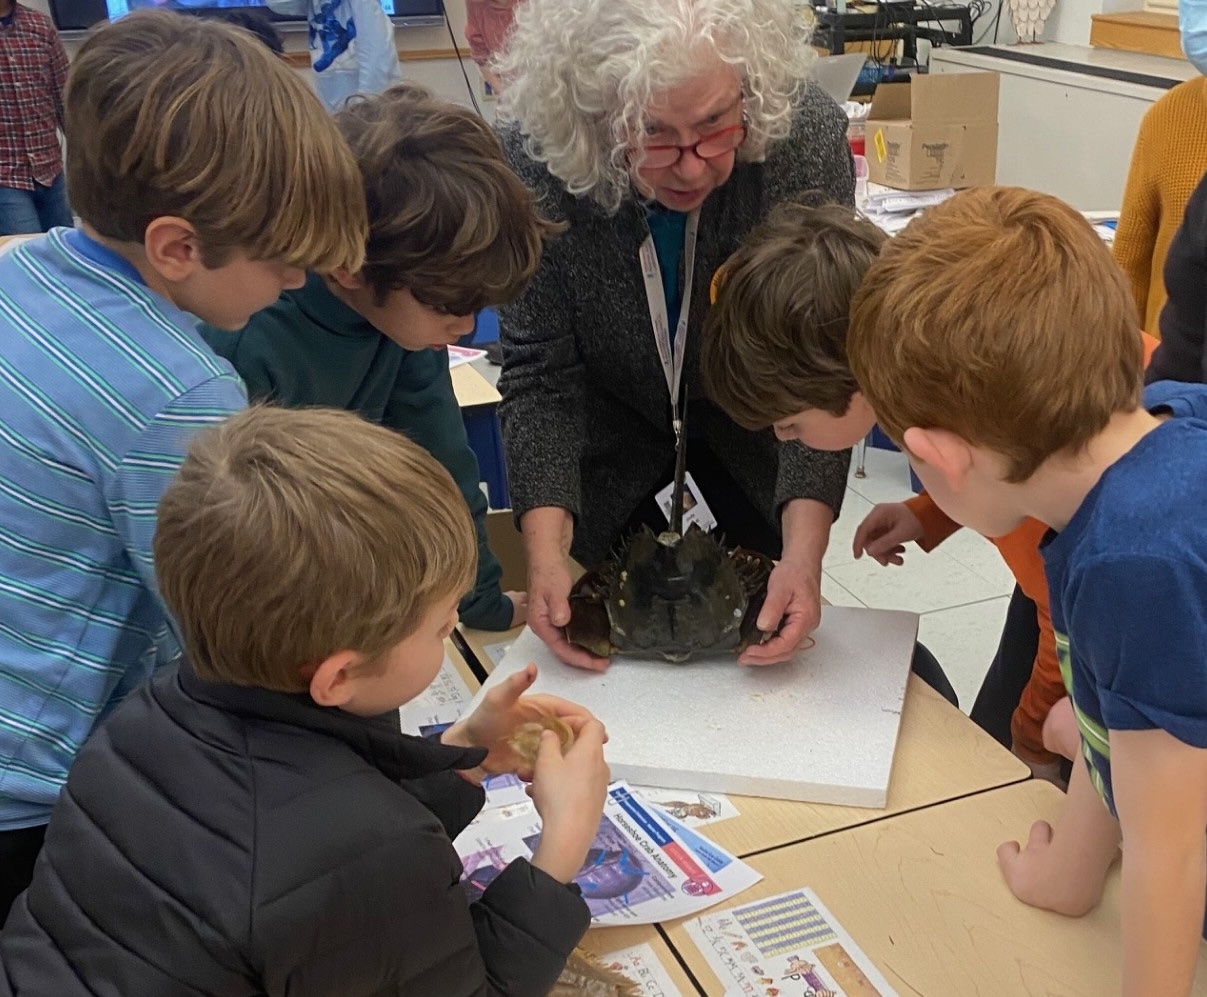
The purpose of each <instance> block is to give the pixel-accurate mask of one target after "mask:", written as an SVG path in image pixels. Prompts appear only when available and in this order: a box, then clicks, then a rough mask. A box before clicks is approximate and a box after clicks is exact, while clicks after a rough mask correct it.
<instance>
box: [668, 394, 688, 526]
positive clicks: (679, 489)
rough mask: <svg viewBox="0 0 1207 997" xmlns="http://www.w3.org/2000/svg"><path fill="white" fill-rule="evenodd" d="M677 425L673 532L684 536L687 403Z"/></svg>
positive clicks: (672, 506) (676, 421) (672, 505)
mask: <svg viewBox="0 0 1207 997" xmlns="http://www.w3.org/2000/svg"><path fill="white" fill-rule="evenodd" d="M673 424H674V427H675V490H674V491H673V492H672V493H671V532H672V533H674V534H676V535H677V536H683V484H684V482H685V480H686V479H687V405H686V404H684V405H683V414H682V416H680V417H678V418H676V419H675V420H674V423H673Z"/></svg>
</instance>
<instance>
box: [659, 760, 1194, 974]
mask: <svg viewBox="0 0 1207 997" xmlns="http://www.w3.org/2000/svg"><path fill="white" fill-rule="evenodd" d="M1060 799H1061V794H1060V792H1059V791H1058V790H1057V789H1055V788H1054V787H1053V786H1051V785H1049V784H1048V783H1046V782H1036V781H1030V782H1026V783H1023V784H1021V785H1017V786H1010V787H1006V788H1003V789H997V790H993V791H992V792H987V793H981V794H979V795H977V796H972V797H969V798H967V799H963V800H957V801H955V802H952V803H946V804H943V805H941V806H934V807H928V808H926V809H924V810H919V811H916V812H914V813H909V814H904V815H902V816H898V817H894V818H892V819H890V820H885V821H880V822H878V823H875V824H869V825H867V826H865V827H860V828H855V829H853V830H848V831H843V832H842V833H840V834H835V835H831V836H829V837H825V838H820V839H817V840H815V841H807V842H804V843H802V844H798V845H793V846H791V847H788V848H781V849H777V850H776V851H774V852H769V853H767V854H766V855H760V856H758V857H757V858H754V859H752V860H751V861H750V864H751V865H752V866H754V867H755V868H756V869H758V870H759V871H760V872H761V873H763V875H764V876H765V877H766V879H764V880H763V882H761V883H759V884H758V885H757V886H755V887H753V888H752V889H749V890H747V891H745V892H744V893H743V894H742V895H741V896H739V897H737V898H736V899H735V900H734V901H733V903H731V904H728V905H726V906H735V905H740V904H745V903H750V902H751V901H753V900H757V899H759V898H760V897H767V896H773V895H775V894H777V893H783V892H785V891H787V890H790V889H794V888H797V887H801V886H808V887H810V888H812V889H813V890H814V891H815V892H816V893H817V895H818V896H819V897H820V898H821V901H822V903H824V904H825V905H826V906H827V907H828V908H829V909H830V912H831V913H832V914H833V915H834V916H835V917H836V918H837V919H838V920H839V921H840V922H841V923H842V926H843V927H844V928H845V929H846V930H847V931H848V932H849V933H850V934H851V936H852V937H853V938H854V939H855V942H856V943H857V944H858V945H859V946H860V948H862V949H863V950H864V952H866V953H867V955H868V957H869V958H870V959H871V960H872V961H873V962H874V963H875V964H876V965H877V966H878V967H879V968H880V970H881V972H883V973H884V975H885V977H886V978H887V979H888V981H889V982H890V983H891V984H892V985H893V986H894V987H895V988H896V989H897V990H898V992H899V993H900V994H901V995H902V997H910V995H925V997H973V995H975V997H1104V995H1112V994H1118V993H1119V988H1120V950H1121V939H1120V923H1119V889H1118V887H1119V883H1118V868H1117V867H1116V869H1115V871H1114V872H1113V873H1112V879H1111V883H1110V885H1109V886H1108V889H1107V895H1106V898H1105V899H1104V901H1103V903H1102V904H1101V905H1100V906H1099V908H1098V909H1097V910H1096V911H1094V912H1093V913H1091V914H1089V915H1088V916H1086V917H1084V918H1081V919H1079V920H1073V919H1070V918H1065V917H1061V916H1059V915H1057V914H1050V913H1047V912H1045V911H1040V910H1035V909H1033V908H1030V907H1027V906H1025V905H1024V904H1022V903H1020V902H1019V901H1017V900H1015V899H1014V897H1013V896H1011V894H1010V891H1009V890H1008V889H1007V887H1006V884H1005V883H1004V881H1003V880H1002V878H1001V875H1000V873H999V872H998V868H997V859H996V856H995V851H996V849H997V846H998V845H999V844H1000V843H1001V842H1002V841H1005V840H1008V839H1011V838H1014V839H1016V840H1025V839H1026V836H1027V831H1028V829H1029V828H1030V826H1031V824H1032V822H1033V821H1034V820H1036V819H1039V818H1045V819H1052V818H1053V817H1054V816H1055V814H1056V811H1057V808H1058V805H1059V802H1060ZM714 909H721V908H714ZM683 923H684V922H683V921H679V922H673V923H670V924H668V925H666V926H665V927H666V928H667V934H668V937H669V939H670V942H671V945H672V946H673V947H674V948H675V949H676V950H677V951H678V952H679V953H680V954H681V955H682V956H683V958H684V961H685V962H686V964H687V966H688V969H689V970H690V971H691V972H692V974H693V975H694V976H695V977H696V979H697V980H698V981H699V983H700V985H701V988H702V989H703V991H704V993H706V994H710V995H711V994H723V993H724V992H725V988H724V986H723V985H722V983H721V981H720V980H718V979H717V977H716V975H715V974H714V973H713V972H712V970H711V969H710V968H709V967H708V965H707V964H706V963H705V962H704V958H703V956H702V955H701V954H700V952H699V950H698V949H697V948H696V946H695V944H694V943H693V942H692V941H691V939H690V938H689V937H688V935H687V932H686V930H685V929H684V927H683ZM1194 993H1195V994H1196V995H1207V950H1205V951H1201V953H1200V956H1199V969H1198V976H1197V982H1196V985H1195V989H1194Z"/></svg>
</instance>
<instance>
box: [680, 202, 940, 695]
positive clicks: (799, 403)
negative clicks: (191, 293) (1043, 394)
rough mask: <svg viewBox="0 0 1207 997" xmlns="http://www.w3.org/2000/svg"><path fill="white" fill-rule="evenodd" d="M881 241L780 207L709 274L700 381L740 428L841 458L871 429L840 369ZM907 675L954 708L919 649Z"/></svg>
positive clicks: (827, 210)
mask: <svg viewBox="0 0 1207 997" xmlns="http://www.w3.org/2000/svg"><path fill="white" fill-rule="evenodd" d="M884 239H885V235H884V233H883V232H881V231H880V229H878V228H877V227H876V226H875V225H873V224H872V223H871V222H870V221H868V220H867V219H866V218H863V217H861V216H860V215H859V214H858V213H857V212H855V211H854V210H853V209H851V208H849V207H845V206H843V205H839V204H820V205H816V204H815V205H808V204H800V203H796V202H786V203H784V204H781V205H779V206H777V207H776V208H775V209H774V210H773V211H772V212H771V214H770V215H769V216H768V218H767V220H766V221H765V222H763V223H762V224H761V225H759V226H757V227H756V228H755V229H753V230H752V231H751V232H750V234H749V235H747V237H746V238H745V240H743V242H742V245H741V247H740V248H739V249H738V250H737V252H735V253H734V254H733V255H732V256H730V258H729V259H728V260H727V261H726V263H725V266H724V267H723V268H722V269H721V270H719V271H718V272H717V273H716V274H715V275H714V277H713V283H712V296H713V307H712V309H711V310H710V311H709V313H708V317H707V319H706V320H705V326H704V341H703V344H702V346H701V352H700V372H701V374H702V376H703V380H704V387H705V390H706V391H708V393H709V395H710V396H711V397H712V399H713V400H714V401H715V402H716V403H717V405H719V406H720V407H721V409H722V410H723V411H724V412H725V413H726V414H727V415H728V416H729V417H730V418H731V419H733V421H734V422H736V423H737V424H738V425H739V426H742V427H743V428H745V429H751V430H760V429H767V427H768V426H771V427H773V429H774V431H775V435H776V437H778V438H779V439H780V440H785V441H786V440H796V441H798V442H799V443H801V444H803V445H805V446H808V447H813V448H814V449H817V450H846V449H849V448H850V447H851V446H853V445H854V444H855V443H856V442H857V441H858V440H861V439H863V437H865V436H866V435H867V434H868V432H869V431H870V430H871V428H872V424H873V423H874V422H875V421H876V415H875V413H874V412H872V410H871V408H870V407H869V406H868V404H867V402H866V401H864V399H863V396H862V395H861V394H860V392H859V386H858V385H857V384H856V383H855V376H854V375H853V374H852V373H851V369H850V367H849V366H848V364H847V348H846V338H847V314H848V312H849V310H850V306H851V298H852V297H853V296H854V294H855V291H856V290H857V289H858V287H859V285H860V283H861V282H862V281H863V275H864V274H865V273H867V269H868V267H869V266H871V264H872V261H873V260H874V259H875V258H876V255H877V253H879V252H880V247H881V246H882V245H883V243H884ZM912 667H913V670H914V672H915V673H916V674H917V675H918V677H919V678H920V679H922V680H923V681H924V682H926V684H927V685H929V686H931V687H932V688H933V689H934V690H935V691H936V692H938V693H939V694H940V695H941V696H943V697H944V698H945V699H947V700H948V701H949V702H951V703H952V704H954V705H959V703H958V701H957V698H956V693H955V690H954V689H953V688H952V686H951V682H950V681H948V678H947V676H946V674H945V673H944V672H943V668H942V666H941V665H940V664H939V662H938V661H936V660H935V658H934V655H932V654H931V653H930V651H929V650H927V649H926V648H925V647H923V646H922V645H921V644H918V645H917V646H916V647H915V649H914V658H913V663H912Z"/></svg>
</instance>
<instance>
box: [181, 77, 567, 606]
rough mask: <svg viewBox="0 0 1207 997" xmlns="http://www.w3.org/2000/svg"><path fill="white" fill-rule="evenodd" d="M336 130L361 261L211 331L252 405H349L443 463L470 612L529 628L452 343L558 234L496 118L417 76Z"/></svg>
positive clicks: (526, 273) (353, 112) (340, 118)
mask: <svg viewBox="0 0 1207 997" xmlns="http://www.w3.org/2000/svg"><path fill="white" fill-rule="evenodd" d="M335 121H336V124H337V126H338V127H339V129H340V131H341V132H342V133H343V135H344V137H345V138H346V139H347V141H348V144H349V146H350V147H351V149H352V154H353V155H354V156H355V157H356V161H357V163H358V165H359V167H360V172H361V177H362V179H363V183H364V188H365V201H366V204H367V206H368V214H369V238H368V243H367V245H366V247H365V261H364V265H363V266H362V267H361V268H360V269H359V271H357V270H351V269H348V268H341V269H338V270H336V271H334V272H333V273H330V274H319V273H312V274H309V275H308V277H307V279H306V284H305V286H304V287H301V288H298V289H296V290H289V291H286V292H285V293H284V294H283V295H282V296H281V298H280V300H279V301H277V302H275V303H274V304H272V305H271V306H269V307H268V308H266V309H264V310H263V311H261V312H259V313H257V314H256V315H253V316H252V318H251V320H250V321H249V322H248V323H247V326H246V327H245V328H244V329H243V330H242V331H241V332H239V333H237V334H236V335H234V336H232V335H230V334H229V333H226V332H224V331H223V330H221V329H212V328H210V329H202V335H203V336H205V338H206V340H207V341H208V342H209V344H210V346H212V347H213V348H214V350H215V351H216V352H217V353H218V354H219V355H221V356H224V357H226V358H227V359H228V360H230V362H231V363H232V364H234V365H235V369H236V370H238V372H239V374H240V375H241V376H242V377H243V380H244V383H245V384H246V385H247V390H248V393H249V395H250V396H251V398H252V400H253V401H256V400H260V399H263V400H268V401H272V402H275V403H279V404H282V405H292V406H312V405H322V406H327V407H330V408H346V409H350V410H352V411H355V412H359V413H360V414H361V415H362V416H364V417H365V418H366V419H369V420H371V421H372V422H379V423H381V424H382V425H383V426H388V427H389V428H391V429H396V430H398V431H399V432H401V433H405V434H406V435H407V436H409V437H410V438H411V439H412V440H415V441H416V442H417V443H420V444H422V445H423V446H424V447H425V448H426V449H427V450H428V452H429V453H431V454H432V456H434V457H435V458H436V459H437V460H439V461H440V463H441V464H443V465H444V466H445V468H446V469H447V470H448V472H449V473H450V474H451V475H452V476H453V478H454V479H455V480H456V482H457V484H458V485H459V486H460V488H461V494H462V495H464V496H465V501H466V502H467V503H468V504H469V508H470V511H471V512H473V514H474V522H475V525H476V527H477V531H478V578H477V581H476V582H475V584H474V585H473V587H472V588H471V589H470V591H469V592H467V593H466V596H465V601H464V602H463V603H462V604H461V617H462V619H463V620H464V621H465V623H466V624H467V625H468V626H471V627H475V628H477V629H481V630H507V629H509V628H511V627H513V626H518V625H520V624H522V623H523V622H524V619H525V610H526V605H527V603H526V598H525V595H524V593H522V592H504V591H503V590H502V588H501V587H500V584H499V581H500V578H501V577H502V573H503V572H502V569H501V568H500V567H499V563H498V561H497V560H496V559H495V557H494V555H493V554H492V553H491V550H490V547H489V546H488V544H487V541H486V508H487V506H486V496H485V495H484V494H483V493H482V487H481V483H480V482H481V474H480V472H479V468H478V461H477V458H476V457H475V456H474V452H473V451H472V450H471V449H470V447H469V441H468V440H467V439H466V434H465V424H464V422H463V421H462V418H461V409H460V407H459V405H458V404H457V398H456V396H455V395H454V394H453V383H452V379H451V378H450V376H449V368H448V354H447V352H446V350H447V347H449V346H451V345H452V344H454V343H456V342H457V341H458V340H459V339H461V338H462V337H463V336H465V335H466V334H467V333H469V332H470V331H472V330H473V327H474V313H475V312H478V311H480V310H481V309H483V308H486V307H489V306H493V305H501V304H506V303H507V302H509V301H511V300H512V299H513V298H515V297H516V296H517V295H518V294H519V293H520V292H521V291H522V290H523V289H524V287H525V286H526V285H527V283H528V281H529V279H530V278H531V277H532V275H533V273H534V272H535V271H536V268H537V264H538V263H539V262H540V259H541V248H542V245H543V242H544V240H545V238H547V237H548V236H549V234H550V233H551V232H552V230H553V228H554V227H553V226H552V225H550V224H549V222H547V221H545V219H543V218H542V217H541V215H540V213H539V212H538V211H537V209H536V205H535V203H534V200H533V196H532V194H531V192H529V190H528V189H527V188H526V187H525V186H524V184H523V183H522V182H521V181H520V179H519V177H517V176H516V175H515V173H513V172H512V170H511V168H510V167H509V166H508V165H507V160H506V159H505V158H504V156H503V150H502V148H501V147H500V145H499V140H498V138H497V137H496V135H495V133H494V131H493V130H492V129H491V127H490V125H489V124H487V123H486V122H485V121H484V120H483V119H482V118H481V117H480V116H479V115H477V114H475V113H474V112H473V111H471V110H469V109H468V108H464V107H460V106H458V105H456V104H450V103H448V102H446V101H443V100H438V99H437V98H435V97H433V96H432V95H431V94H430V93H429V92H428V91H426V90H424V89H423V88H422V87H418V86H415V85H413V84H409V83H408V84H403V85H400V86H395V87H391V88H390V89H389V90H387V91H386V92H385V93H383V94H376V95H373V96H364V97H358V98H356V99H355V100H354V101H352V102H351V103H350V104H349V105H348V106H347V107H346V108H345V109H344V110H342V111H341V112H340V113H339V114H338V115H336V118H335Z"/></svg>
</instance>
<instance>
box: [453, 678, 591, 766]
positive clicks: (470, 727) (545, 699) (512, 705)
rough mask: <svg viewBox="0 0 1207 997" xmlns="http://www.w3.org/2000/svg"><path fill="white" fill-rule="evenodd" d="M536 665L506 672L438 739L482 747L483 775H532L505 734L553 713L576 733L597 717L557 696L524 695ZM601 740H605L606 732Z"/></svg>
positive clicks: (467, 746) (464, 745)
mask: <svg viewBox="0 0 1207 997" xmlns="http://www.w3.org/2000/svg"><path fill="white" fill-rule="evenodd" d="M536 674H537V669H536V665H529V666H528V667H527V668H525V669H523V670H522V671H518V672H516V673H515V674H514V675H511V676H509V677H508V678H507V679H506V681H503V682H500V683H499V684H498V685H496V686H494V687H493V688H492V689H491V690H490V691H489V692H488V693H487V694H486V695H485V696H484V697H483V699H482V704H481V705H480V706H479V707H478V708H477V709H476V710H474V712H473V713H471V714H470V715H469V716H467V717H463V718H462V719H460V720H458V721H457V722H456V723H455V724H453V725H452V726H451V727H449V728H448V730H446V731H445V732H444V733H443V734H442V735H441V737H440V740H441V743H443V744H451V745H456V746H458V747H462V748H486V749H488V752H489V753H488V754H487V756H486V759H485V760H484V761H483V762H482V766H481V768H482V770H483V772H484V774H485V775H488V776H492V775H502V774H504V773H512V772H513V773H515V774H516V775H518V776H519V777H520V778H521V779H523V780H525V781H530V780H531V779H532V766H531V765H527V764H525V763H524V760H523V759H522V758H521V757H520V756H519V755H518V754H517V753H516V751H515V749H513V748H512V747H511V746H510V745H509V744H508V743H507V741H508V738H510V737H511V734H512V732H513V731H514V730H515V729H516V728H517V727H518V726H520V724H525V723H530V722H532V721H534V720H539V719H540V718H541V717H542V716H555V717H557V718H558V719H559V720H561V721H563V722H564V723H565V724H566V726H567V727H569V728H570V729H571V730H572V731H573V732H574V735H575V737H577V736H578V735H579V734H580V733H581V732H582V730H583V728H584V727H586V725H587V724H589V723H596V724H598V721H597V720H596V719H595V717H594V716H592V714H591V712H590V711H589V710H587V709H586V708H585V707H582V706H579V705H578V704H577V703H571V702H570V701H569V700H565V699H561V698H560V697H558V696H547V695H542V694H538V695H534V696H526V695H524V694H525V693H526V692H527V691H528V690H529V689H530V688H532V683H533V682H535V681H536ZM604 740H605V741H606V740H607V736H606V734H605V735H604Z"/></svg>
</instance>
